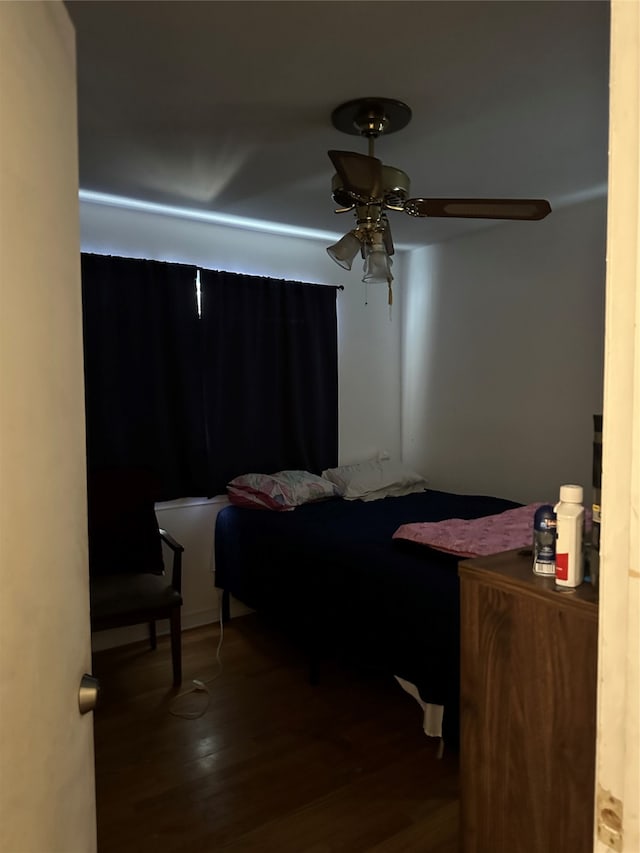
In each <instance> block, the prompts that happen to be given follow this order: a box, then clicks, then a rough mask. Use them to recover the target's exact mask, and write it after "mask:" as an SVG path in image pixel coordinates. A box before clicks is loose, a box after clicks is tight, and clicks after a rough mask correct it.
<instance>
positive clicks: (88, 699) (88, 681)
mask: <svg viewBox="0 0 640 853" xmlns="http://www.w3.org/2000/svg"><path fill="white" fill-rule="evenodd" d="M99 693H100V682H99V681H98V679H97V678H95V677H94V676H93V675H88V674H87V673H86V672H85V674H84V675H83V676H82V679H81V681H80V690H79V692H78V707H79V708H80V713H81V714H88V713H89V711H93V709H94V708H95V707H96V703H97V701H98V694H99Z"/></svg>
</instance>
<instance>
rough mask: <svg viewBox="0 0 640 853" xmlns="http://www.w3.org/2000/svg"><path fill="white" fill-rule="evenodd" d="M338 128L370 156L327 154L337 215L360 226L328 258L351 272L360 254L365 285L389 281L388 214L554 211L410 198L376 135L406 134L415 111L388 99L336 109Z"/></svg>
mask: <svg viewBox="0 0 640 853" xmlns="http://www.w3.org/2000/svg"><path fill="white" fill-rule="evenodd" d="M331 121H332V124H333V126H334V127H335V128H337V129H338V130H340V131H342V132H343V133H349V134H353V135H356V136H363V137H365V138H366V139H367V140H368V143H369V148H368V153H367V154H359V153H357V152H355V151H336V150H331V151H328V152H327V153H328V155H329V158H330V160H331V162H332V163H333V165H334V167H335V170H336V174H335V175H334V176H333V180H332V183H331V191H332V197H333V200H334V201H335V202H336V203H337V204H338V205H339V207H338V209H337V210H336V213H346V212H348V211H353V212H354V214H355V218H356V226H355V228H353V229H352V230H351V231H349V232H348V233H347V234H345V236H344V237H342V238H341V239H340V240H339V241H338V242H337V243H336V244H335V245H334V246H330V247H329V248H328V249H327V252H328V253H329V255H330V257H331V258H332V259H333V260H334V261H335V262H336V263H338V264H339V265H340V266H342V267H343V268H344V269H349V270H350V269H351V265H352V263H353V260H354V258H355V257H356V255H357V254H358V252H360V254H361V255H362V257H363V258H364V259H365V269H364V278H363V281H365V282H374V281H381V282H388V283H390V282H391V281H392V280H393V276H392V275H391V257H390V256H391V255H392V254H393V253H394V248H393V240H392V237H391V228H390V225H389V220H388V218H387V213H386V212H387V211H388V210H393V211H400V212H404V213H408V214H409V216H417V217H457V218H463V219H524V220H536V219H543V218H544V217H545V216H547V215H548V214H549V213H551V205H550V204H549V202H548V201H545V200H544V199H513V198H475V199H472V198H422V197H416V198H410V197H409V186H410V182H409V177H408V175H407V174H406V172H403V171H402V170H401V169H397V168H395V167H393V166H386V165H385V164H383V163H382V161H381V160H379V159H378V158H377V157H376V156H375V152H374V144H375V140H376V139H377V138H378V136H381V135H382V134H388V133H395V132H396V131H398V130H402V129H403V128H404V127H406V126H407V125H408V124H409V122H410V121H411V109H410V108H409V107H408V106H407V104H405V103H403V102H402V101H396V100H392V99H390V98H358V99H357V100H354V101H347V102H346V103H344V104H341V105H340V106H339V107H336V108H335V109H334V111H333V112H332V114H331Z"/></svg>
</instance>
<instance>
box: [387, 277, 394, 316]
mask: <svg viewBox="0 0 640 853" xmlns="http://www.w3.org/2000/svg"><path fill="white" fill-rule="evenodd" d="M387 287H388V301H389V320H391V311H392V305H393V290H392V288H391V279H390V278H388V279H387Z"/></svg>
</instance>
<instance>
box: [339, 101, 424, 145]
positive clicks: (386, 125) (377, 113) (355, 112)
mask: <svg viewBox="0 0 640 853" xmlns="http://www.w3.org/2000/svg"><path fill="white" fill-rule="evenodd" d="M411 115H412V113H411V108H410V107H408V106H407V105H406V104H405V103H403V102H402V101H396V100H394V99H393V98H357V99H356V100H355V101H347V102H346V103H345V104H340V106H339V107H336V108H335V110H334V111H333V112H332V113H331V123H332V124H333V126H334V127H335V128H336V129H337V130H340V131H342V133H351V134H353V135H355V136H366V137H373V138H376V137H378V136H380V134H382V133H385V134H388V133H395V132H396V131H398V130H402V128H403V127H406V126H407V125H408V124H409V122H410V121H411Z"/></svg>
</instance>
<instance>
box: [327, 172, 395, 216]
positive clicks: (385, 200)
mask: <svg viewBox="0 0 640 853" xmlns="http://www.w3.org/2000/svg"><path fill="white" fill-rule="evenodd" d="M382 179H383V191H382V198H381V199H368V198H367V199H365V198H354V195H353V193H351V192H350V191H349V190H347V189H345V188H344V186H343V185H342V181H341V179H340V176H339V175H337V174H336V175H334V176H333V178H332V180H331V194H332V197H333V200H334V201H335V202H336V204H339V205H340V206H341V207H346V208H351V207H353V206H354V205H355V204H357V203H358V202H360V203H367V202H376V201H377V202H378V203H381V204H382V206H383V207H386V208H389V209H391V210H397V209H400V210H402V208H403V206H404V203H405V201H406V200H407V199H408V198H409V187H410V183H409V176H408V175H407V174H406V172H403V171H402V169H396V168H395V167H394V166H383V167H382Z"/></svg>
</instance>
